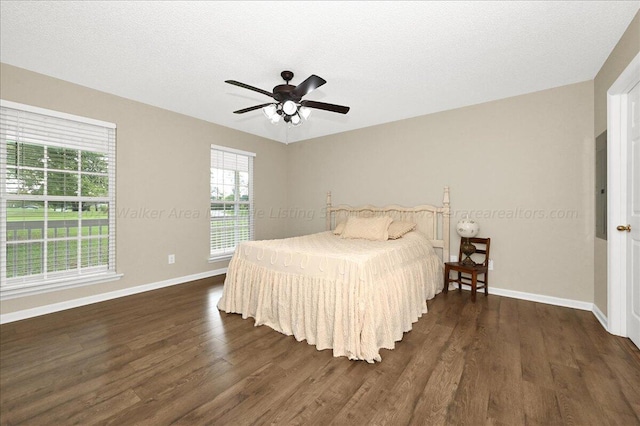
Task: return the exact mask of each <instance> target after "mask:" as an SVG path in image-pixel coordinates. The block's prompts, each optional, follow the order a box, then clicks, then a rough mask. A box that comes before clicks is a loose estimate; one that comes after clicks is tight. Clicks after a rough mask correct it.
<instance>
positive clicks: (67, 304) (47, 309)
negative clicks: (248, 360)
mask: <svg viewBox="0 0 640 426" xmlns="http://www.w3.org/2000/svg"><path fill="white" fill-rule="evenodd" d="M226 273H227V268H221V269H215V270H213V271H207V272H201V273H199V274H193V275H187V276H185V277H178V278H171V279H169V280H165V281H159V282H155V283H150V284H143V285H139V286H136V287H129V288H124V289H122V290H115V291H111V292H108V293H102V294H96V295H94V296H88V297H81V298H79V299H73V300H66V301H64V302H59V303H53V304H51V305H44V306H38V307H37V308H31V309H24V310H22V311H16V312H11V313H8V314H0V324H5V323H9V322H14V321H20V320H23V319H27V318H32V317H37V316H40V315H46V314H51V313H54V312H59V311H64V310H67V309H72V308H78V307H80V306H86V305H91V304H93V303H98V302H104V301H107V300H111V299H117V298H119V297H125V296H131V295H133V294H138V293H144V292H146V291H151V290H157V289H159V288H163V287H170V286H173V285H179V284H185V283H188V282H191V281H196V280H201V279H203V278H210V277H215V276H216V275H222V274H226Z"/></svg>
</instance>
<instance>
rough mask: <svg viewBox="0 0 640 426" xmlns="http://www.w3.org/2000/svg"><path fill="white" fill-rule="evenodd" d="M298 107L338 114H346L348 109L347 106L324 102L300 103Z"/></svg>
mask: <svg viewBox="0 0 640 426" xmlns="http://www.w3.org/2000/svg"><path fill="white" fill-rule="evenodd" d="M300 105H302V106H304V107H307V108H315V109H323V110H325V111H331V112H339V113H340V114H346V113H348V112H349V109H350V108H349V107H348V106H342V105H334V104H326V103H324V102H316V101H302V102H300Z"/></svg>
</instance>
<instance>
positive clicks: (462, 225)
mask: <svg viewBox="0 0 640 426" xmlns="http://www.w3.org/2000/svg"><path fill="white" fill-rule="evenodd" d="M479 231H480V225H478V222H476V221H474V220H473V219H460V221H459V222H458V224H457V225H456V232H457V233H458V235H460V236H461V237H462V238H473V237H475V236H476V235H478V232H479Z"/></svg>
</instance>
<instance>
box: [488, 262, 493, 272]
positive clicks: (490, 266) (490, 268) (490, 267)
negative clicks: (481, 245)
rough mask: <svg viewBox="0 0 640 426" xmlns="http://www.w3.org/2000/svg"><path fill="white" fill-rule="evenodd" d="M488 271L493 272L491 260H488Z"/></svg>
mask: <svg viewBox="0 0 640 426" xmlns="http://www.w3.org/2000/svg"><path fill="white" fill-rule="evenodd" d="M489 270H490V271H493V259H489Z"/></svg>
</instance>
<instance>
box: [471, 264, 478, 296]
mask: <svg viewBox="0 0 640 426" xmlns="http://www.w3.org/2000/svg"><path fill="white" fill-rule="evenodd" d="M477 281H478V274H476V273H475V271H474V272H472V273H471V301H472V302H474V303H475V301H476V292H477V286H478V282H477Z"/></svg>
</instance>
